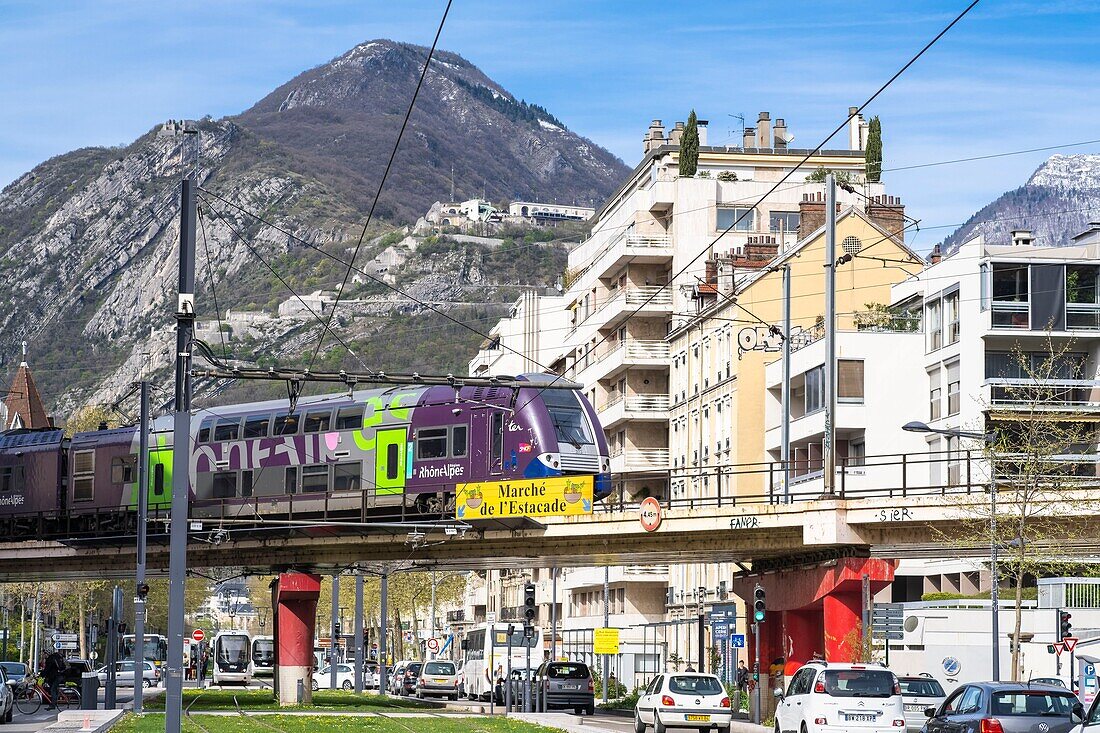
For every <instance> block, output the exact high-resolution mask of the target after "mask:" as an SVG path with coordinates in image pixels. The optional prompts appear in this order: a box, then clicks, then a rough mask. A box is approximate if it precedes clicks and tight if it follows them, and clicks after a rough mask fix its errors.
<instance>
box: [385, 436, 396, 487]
mask: <svg viewBox="0 0 1100 733" xmlns="http://www.w3.org/2000/svg"><path fill="white" fill-rule="evenodd" d="M397 462H398V458H397V443H390V444H389V445H388V446H386V478H388V479H389V480H390V481H394V480H396V479H397V469H398V465H397Z"/></svg>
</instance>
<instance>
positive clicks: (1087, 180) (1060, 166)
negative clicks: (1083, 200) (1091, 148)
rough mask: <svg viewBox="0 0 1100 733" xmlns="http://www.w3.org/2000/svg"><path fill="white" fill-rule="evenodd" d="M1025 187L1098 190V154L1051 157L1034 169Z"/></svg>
mask: <svg viewBox="0 0 1100 733" xmlns="http://www.w3.org/2000/svg"><path fill="white" fill-rule="evenodd" d="M1027 185H1028V186H1056V187H1058V188H1066V189H1081V188H1089V189H1094V188H1100V154H1097V153H1080V154H1077V155H1061V154H1058V155H1052V156H1050V158H1049V159H1047V161H1046V162H1045V163H1043V164H1042V165H1041V166H1039V167H1038V168H1036V169H1035V172H1034V173H1032V174H1031V178H1029V179H1028V181H1027Z"/></svg>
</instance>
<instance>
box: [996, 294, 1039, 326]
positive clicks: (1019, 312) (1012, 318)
mask: <svg viewBox="0 0 1100 733" xmlns="http://www.w3.org/2000/svg"><path fill="white" fill-rule="evenodd" d="M1030 325H1031V318H1030V315H1029V310H1028V304H1027V301H1024V302H1022V303H1021V302H1019V301H1015V300H995V301H993V327H994V328H1029V327H1030Z"/></svg>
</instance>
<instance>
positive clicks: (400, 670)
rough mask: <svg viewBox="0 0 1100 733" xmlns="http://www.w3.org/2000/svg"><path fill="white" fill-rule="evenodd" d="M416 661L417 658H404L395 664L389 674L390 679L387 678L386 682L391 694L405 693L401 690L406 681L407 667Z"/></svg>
mask: <svg viewBox="0 0 1100 733" xmlns="http://www.w3.org/2000/svg"><path fill="white" fill-rule="evenodd" d="M414 661H415V660H413V659H402V660H401V661H400V662H398V663H397V664H395V665H393V669H392V670H391V671H390V674H389V680H387V682H386V688H387V689H388V690H389V691H390V694H392V695H401V694H403V693H402V691H401V689H402V687H401V685H402V684H403V683H404V680H405V667H408V666H409V665H410V664H412V663H413V662H414Z"/></svg>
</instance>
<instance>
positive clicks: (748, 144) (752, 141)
mask: <svg viewBox="0 0 1100 733" xmlns="http://www.w3.org/2000/svg"><path fill="white" fill-rule="evenodd" d="M741 145H742V147H743V148H745V150H748V149H749V148H755V147H756V128H755V127H746V128H745V140H744V142H743V143H742V144H741Z"/></svg>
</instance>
